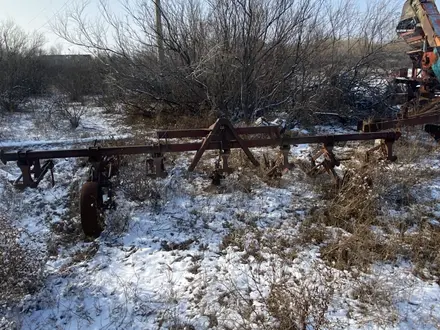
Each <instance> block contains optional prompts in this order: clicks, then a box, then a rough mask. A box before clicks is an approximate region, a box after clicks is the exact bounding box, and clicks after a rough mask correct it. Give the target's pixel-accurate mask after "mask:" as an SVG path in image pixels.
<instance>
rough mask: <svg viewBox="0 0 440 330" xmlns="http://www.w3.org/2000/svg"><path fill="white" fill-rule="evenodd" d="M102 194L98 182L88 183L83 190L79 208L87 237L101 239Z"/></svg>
mask: <svg viewBox="0 0 440 330" xmlns="http://www.w3.org/2000/svg"><path fill="white" fill-rule="evenodd" d="M100 205H101V203H100V194H99V184H98V182H86V183H84V185H83V186H82V188H81V194H80V202H79V208H80V213H81V225H82V229H83V232H84V234H85V235H86V236H91V237H95V238H96V237H99V235H101V233H102V230H103V228H102V226H101V221H100V215H99V214H100V212H99V208H100Z"/></svg>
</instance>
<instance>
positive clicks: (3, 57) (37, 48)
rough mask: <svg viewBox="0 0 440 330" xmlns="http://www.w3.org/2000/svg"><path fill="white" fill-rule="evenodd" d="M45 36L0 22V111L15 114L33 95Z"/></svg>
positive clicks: (10, 23) (10, 22)
mask: <svg viewBox="0 0 440 330" xmlns="http://www.w3.org/2000/svg"><path fill="white" fill-rule="evenodd" d="M43 44H44V41H43V38H42V35H40V34H37V33H33V34H28V33H26V32H24V30H22V29H21V28H20V27H19V26H17V25H16V24H15V23H14V22H12V21H4V22H0V72H1V74H0V110H5V111H15V110H17V108H18V107H19V106H20V105H21V104H22V103H23V102H24V101H25V100H26V98H27V97H28V96H29V95H30V94H31V93H32V89H33V88H35V85H36V81H35V79H37V78H38V74H40V73H41V72H37V69H38V59H37V55H39V53H40V52H41V47H42V45H43Z"/></svg>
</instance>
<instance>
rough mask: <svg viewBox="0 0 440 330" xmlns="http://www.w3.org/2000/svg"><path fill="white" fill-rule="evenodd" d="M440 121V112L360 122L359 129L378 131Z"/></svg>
mask: <svg viewBox="0 0 440 330" xmlns="http://www.w3.org/2000/svg"><path fill="white" fill-rule="evenodd" d="M436 122H440V114H436V115H431V116H419V117H414V118H407V119H395V120H383V121H377V122H372V123H365V122H362V123H360V125H358V126H359V129H360V130H362V131H363V132H377V131H381V130H386V129H392V128H397V127H403V126H416V125H424V124H432V123H436Z"/></svg>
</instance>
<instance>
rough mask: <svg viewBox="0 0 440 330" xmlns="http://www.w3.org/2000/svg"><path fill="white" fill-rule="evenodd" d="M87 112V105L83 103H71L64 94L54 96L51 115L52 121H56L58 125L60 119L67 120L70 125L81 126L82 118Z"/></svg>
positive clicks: (72, 126) (73, 126)
mask: <svg viewBox="0 0 440 330" xmlns="http://www.w3.org/2000/svg"><path fill="white" fill-rule="evenodd" d="M86 112H87V106H85V104H83V103H71V102H69V101H68V99H67V98H66V97H64V96H58V97H55V98H54V101H53V105H52V108H51V111H50V112H49V116H52V121H56V123H55V125H58V124H59V122H60V121H64V120H67V121H68V122H69V124H70V127H71V128H73V129H75V128H77V127H78V126H79V124H80V122H81V119H82V118H83V117H84V115H85V114H86Z"/></svg>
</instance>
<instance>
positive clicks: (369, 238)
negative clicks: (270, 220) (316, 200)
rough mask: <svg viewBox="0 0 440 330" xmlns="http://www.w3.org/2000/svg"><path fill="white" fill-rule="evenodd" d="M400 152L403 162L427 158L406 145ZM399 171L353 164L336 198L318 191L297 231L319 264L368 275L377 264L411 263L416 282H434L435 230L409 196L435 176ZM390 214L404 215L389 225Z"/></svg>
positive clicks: (325, 189)
mask: <svg viewBox="0 0 440 330" xmlns="http://www.w3.org/2000/svg"><path fill="white" fill-rule="evenodd" d="M405 148H406V149H405ZM400 152H401V153H403V154H406V156H407V157H408V158H407V160H414V159H418V157H420V156H421V154H422V153H423V152H425V155H426V150H424V151H423V152H422V151H420V150H419V148H418V147H417V144H416V145H414V144H412V143H405V142H402V144H401V150H400ZM400 166H402V165H400ZM400 166H398V165H393V166H389V165H387V164H386V163H383V164H382V165H381V164H367V165H361V163H360V162H353V163H351V164H350V170H349V172H348V173H349V175H348V176H347V180H345V181H344V185H343V186H342V187H341V189H340V190H339V191H338V192H337V193H336V194H334V193H333V191H332V190H330V189H329V186H328V184H327V185H321V186H318V187H317V191H318V192H319V193H320V194H321V196H323V198H324V200H323V202H322V205H321V206H320V207H318V208H316V210H314V212H312V213H311V214H310V216H309V219H307V221H305V222H304V223H303V224H302V225H301V227H300V238H301V240H302V242H304V243H306V244H307V243H313V244H318V245H320V250H321V257H322V259H323V260H325V261H326V262H327V263H328V264H329V265H330V266H332V267H335V268H337V269H340V270H353V269H357V270H361V271H365V272H368V271H369V269H370V267H371V265H373V264H375V263H377V262H397V261H398V260H400V259H402V258H403V259H407V260H410V261H411V262H412V263H413V265H414V269H415V272H416V273H418V275H419V276H421V277H423V276H424V277H429V278H438V277H439V273H438V271H439V260H440V255H439V252H438V251H440V243H439V235H440V234H439V229H438V228H433V227H432V226H428V225H427V224H426V220H425V221H424V220H422V219H427V218H429V215H423V214H421V212H423V210H424V209H423V208H417V207H415V206H416V205H417V203H418V202H417V198H416V196H415V190H414V187H415V186H416V185H418V184H422V183H423V182H429V180H431V179H432V178H433V177H435V176H436V175H438V173H437V172H436V171H435V170H432V169H427V168H414V167H411V168H408V169H405V168H403V167H400ZM408 171H411V175H408ZM329 192H330V193H329ZM389 210H397V211H399V212H403V213H405V214H408V212H409V215H408V216H406V217H404V218H395V219H390V217H389V215H388V212H389ZM330 228H331V229H330ZM409 229H411V230H410V231H409Z"/></svg>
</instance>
